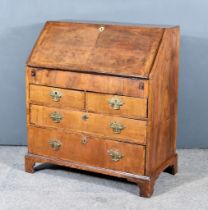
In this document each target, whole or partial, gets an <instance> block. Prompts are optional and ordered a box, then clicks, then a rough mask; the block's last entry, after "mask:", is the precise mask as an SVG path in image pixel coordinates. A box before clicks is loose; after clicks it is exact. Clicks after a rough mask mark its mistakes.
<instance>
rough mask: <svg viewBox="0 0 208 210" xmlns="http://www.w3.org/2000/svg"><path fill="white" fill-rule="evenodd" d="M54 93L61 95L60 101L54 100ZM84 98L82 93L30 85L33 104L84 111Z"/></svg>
mask: <svg viewBox="0 0 208 210" xmlns="http://www.w3.org/2000/svg"><path fill="white" fill-rule="evenodd" d="M52 92H57V93H58V94H59V95H60V98H59V99H58V101H54V100H53V98H52V96H51V93H52ZM84 98H85V96H84V92H82V91H74V90H67V89H60V88H53V87H45V86H40V85H30V102H31V103H33V104H40V105H45V106H53V107H57V108H72V109H79V110H83V109H84V103H85V102H84Z"/></svg>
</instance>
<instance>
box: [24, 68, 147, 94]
mask: <svg viewBox="0 0 208 210" xmlns="http://www.w3.org/2000/svg"><path fill="white" fill-rule="evenodd" d="M27 75H28V80H29V83H30V84H36V85H46V86H52V87H58V88H69V89H76V90H85V91H92V92H99V93H109V94H116V95H126V96H133V97H147V94H148V81H147V80H140V79H131V78H122V77H114V76H104V75H96V74H86V73H76V72H69V71H58V70H46V69H37V68H28V71H27Z"/></svg>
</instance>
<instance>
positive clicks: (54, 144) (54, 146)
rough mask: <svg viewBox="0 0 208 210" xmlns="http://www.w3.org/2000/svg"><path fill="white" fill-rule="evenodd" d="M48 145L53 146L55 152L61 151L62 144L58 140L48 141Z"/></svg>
mask: <svg viewBox="0 0 208 210" xmlns="http://www.w3.org/2000/svg"><path fill="white" fill-rule="evenodd" d="M48 144H49V145H50V146H51V148H52V149H53V150H55V151H57V150H59V149H60V147H61V142H60V141H58V140H56V139H53V140H49V141H48Z"/></svg>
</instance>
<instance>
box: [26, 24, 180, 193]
mask: <svg viewBox="0 0 208 210" xmlns="http://www.w3.org/2000/svg"><path fill="white" fill-rule="evenodd" d="M178 57H179V27H177V26H176V27H171V26H169V27H163V26H127V25H109V24H108V25H107V24H106V25H105V24H101V25H99V24H89V23H73V22H47V23H46V24H45V26H44V28H43V30H42V32H41V34H40V36H39V38H38V40H37V42H36V44H35V46H34V48H33V50H32V53H31V55H30V57H29V59H28V61H27V67H26V92H27V97H26V98H27V128H28V154H27V155H26V156H25V170H26V171H27V172H30V173H32V172H33V171H34V165H35V163H37V162H38V163H45V162H47V163H53V164H58V165H63V166H67V167H71V168H77V169H81V170H86V171H91V172H97V173H102V174H107V175H111V176H116V177H121V178H125V179H127V180H129V181H131V182H135V183H137V184H138V186H139V188H140V195H141V196H143V197H150V196H151V195H152V193H153V188H154V184H155V180H156V179H157V177H158V176H159V174H160V173H161V172H162V171H167V172H169V173H171V174H175V173H176V172H177V154H176V127H177V94H178V62H179V61H178Z"/></svg>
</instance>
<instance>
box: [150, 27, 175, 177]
mask: <svg viewBox="0 0 208 210" xmlns="http://www.w3.org/2000/svg"><path fill="white" fill-rule="evenodd" d="M178 63H179V28H178V27H175V28H172V29H166V31H165V33H164V36H163V40H162V43H161V46H160V49H159V52H158V56H157V58H156V60H155V63H154V66H153V69H152V72H151V74H150V80H149V101H148V102H149V103H148V104H149V108H148V112H149V118H150V121H149V126H148V133H147V139H148V140H147V144H148V148H147V156H146V161H147V168H146V174H147V175H151V174H152V173H153V172H154V171H155V170H156V169H157V168H158V167H159V166H160V165H161V164H162V163H164V162H165V161H166V160H167V159H168V158H170V157H171V156H173V155H175V153H176V127H177V101H178Z"/></svg>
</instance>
